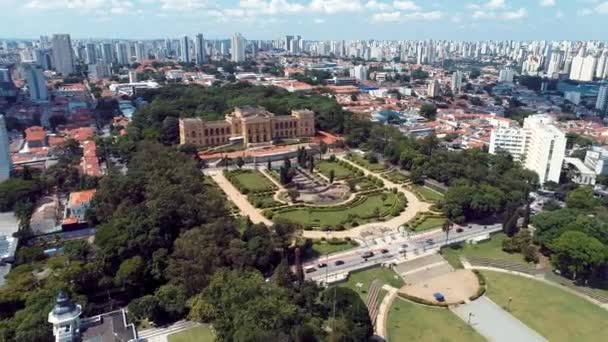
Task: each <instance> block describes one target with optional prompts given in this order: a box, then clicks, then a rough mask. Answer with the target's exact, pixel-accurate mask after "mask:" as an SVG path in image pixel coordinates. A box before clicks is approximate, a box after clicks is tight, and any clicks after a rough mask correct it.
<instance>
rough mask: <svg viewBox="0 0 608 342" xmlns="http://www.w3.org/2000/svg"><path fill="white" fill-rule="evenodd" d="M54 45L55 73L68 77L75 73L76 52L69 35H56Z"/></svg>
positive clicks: (53, 40) (53, 39)
mask: <svg viewBox="0 0 608 342" xmlns="http://www.w3.org/2000/svg"><path fill="white" fill-rule="evenodd" d="M52 43H53V49H52V51H53V64H54V65H55V71H57V72H58V73H60V74H62V75H63V76H68V75H69V74H72V73H73V72H74V50H72V40H71V39H70V35H69V34H54V35H53V38H52Z"/></svg>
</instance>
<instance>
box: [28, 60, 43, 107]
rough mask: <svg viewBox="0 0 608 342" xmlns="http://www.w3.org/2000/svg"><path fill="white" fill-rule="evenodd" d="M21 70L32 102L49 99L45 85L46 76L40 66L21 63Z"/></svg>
mask: <svg viewBox="0 0 608 342" xmlns="http://www.w3.org/2000/svg"><path fill="white" fill-rule="evenodd" d="M23 72H24V73H25V80H26V82H27V88H28V91H29V94H30V99H31V100H32V101H34V102H45V101H48V99H49V90H48V88H47V86H46V77H44V73H43V72H42V68H41V67H39V66H38V65H36V64H34V63H27V64H23Z"/></svg>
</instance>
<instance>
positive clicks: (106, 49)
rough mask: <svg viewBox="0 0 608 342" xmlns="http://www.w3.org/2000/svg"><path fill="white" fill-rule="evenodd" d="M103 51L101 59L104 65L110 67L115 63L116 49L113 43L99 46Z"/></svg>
mask: <svg viewBox="0 0 608 342" xmlns="http://www.w3.org/2000/svg"><path fill="white" fill-rule="evenodd" d="M99 48H100V50H101V59H102V60H103V63H104V64H107V65H110V64H113V63H114V59H115V58H114V49H112V44H111V43H103V44H100V45H99Z"/></svg>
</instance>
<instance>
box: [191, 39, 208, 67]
mask: <svg viewBox="0 0 608 342" xmlns="http://www.w3.org/2000/svg"><path fill="white" fill-rule="evenodd" d="M194 50H195V51H196V64H197V65H199V66H200V65H203V64H204V63H205V62H207V51H206V47H205V37H203V34H202V33H199V34H197V35H196V39H195V40H194Z"/></svg>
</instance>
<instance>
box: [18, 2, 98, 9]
mask: <svg viewBox="0 0 608 342" xmlns="http://www.w3.org/2000/svg"><path fill="white" fill-rule="evenodd" d="M104 5H106V0H28V1H26V2H25V5H24V7H25V8H29V9H35V10H47V9H83V10H91V9H97V8H101V7H103V6H104Z"/></svg>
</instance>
